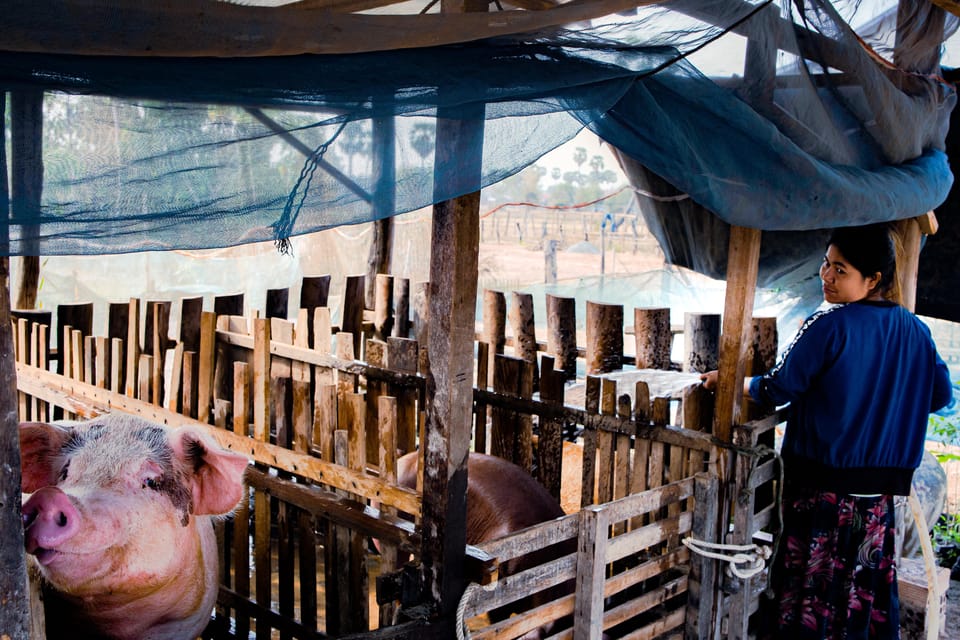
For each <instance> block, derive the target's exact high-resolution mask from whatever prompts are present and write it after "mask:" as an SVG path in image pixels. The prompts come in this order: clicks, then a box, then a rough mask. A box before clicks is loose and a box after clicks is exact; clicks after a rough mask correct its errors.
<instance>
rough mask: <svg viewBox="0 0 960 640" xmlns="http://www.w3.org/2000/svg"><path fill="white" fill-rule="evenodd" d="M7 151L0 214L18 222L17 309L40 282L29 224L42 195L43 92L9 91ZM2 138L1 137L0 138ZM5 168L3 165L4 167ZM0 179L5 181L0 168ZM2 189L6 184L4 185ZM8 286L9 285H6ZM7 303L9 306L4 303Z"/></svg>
mask: <svg viewBox="0 0 960 640" xmlns="http://www.w3.org/2000/svg"><path fill="white" fill-rule="evenodd" d="M10 125H11V137H12V140H11V145H10V146H11V150H12V154H13V155H12V157H11V160H10V169H11V171H10V183H11V185H12V195H13V198H12V201H11V198H10V197H9V196H10V194H9V193H8V195H7V198H6V199H5V202H7V203H9V204H10V205H11V206H10V208H9V209H8V208H7V207H6V206H5V207H4V208H3V216H4V217H6V216H7V212H8V210H9V212H10V215H11V216H12V221H13V222H19V223H21V224H22V229H21V230H22V234H23V245H24V247H23V249H24V251H23V253H24V257H23V258H22V259H21V269H20V284H19V286H18V287H17V302H16V305H15V306H16V307H17V308H18V309H33V308H34V307H35V306H36V303H37V291H38V289H39V285H40V249H39V238H40V226H39V225H38V224H35V223H30V221H31V220H36V217H37V216H38V215H39V213H40V201H41V196H42V194H43V91H42V90H38V89H21V90H18V91H13V92H11V93H10ZM0 141H2V140H0ZM4 168H6V167H4ZM2 176H3V180H4V182H6V180H7V172H6V170H4V172H3V174H2ZM4 187H5V188H4V191H6V184H4ZM8 286H9V285H8ZM8 306H9V305H8Z"/></svg>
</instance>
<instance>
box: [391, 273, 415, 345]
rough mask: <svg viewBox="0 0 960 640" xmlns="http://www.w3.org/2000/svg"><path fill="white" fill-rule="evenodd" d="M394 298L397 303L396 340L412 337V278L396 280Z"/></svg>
mask: <svg viewBox="0 0 960 640" xmlns="http://www.w3.org/2000/svg"><path fill="white" fill-rule="evenodd" d="M393 298H394V300H395V302H396V314H395V315H396V323H395V324H394V325H393V336H394V337H395V338H409V337H410V326H411V325H410V278H396V280H395V281H394V291H393Z"/></svg>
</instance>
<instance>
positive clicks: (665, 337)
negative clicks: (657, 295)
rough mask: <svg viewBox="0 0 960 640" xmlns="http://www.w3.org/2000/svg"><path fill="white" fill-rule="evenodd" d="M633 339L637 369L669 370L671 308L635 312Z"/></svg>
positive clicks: (635, 310) (638, 309) (636, 310)
mask: <svg viewBox="0 0 960 640" xmlns="http://www.w3.org/2000/svg"><path fill="white" fill-rule="evenodd" d="M633 337H634V340H635V341H636V352H635V353H636V354H637V369H669V368H670V349H671V347H672V346H673V333H671V331H670V308H669V307H666V308H659V309H645V308H637V309H634V310H633Z"/></svg>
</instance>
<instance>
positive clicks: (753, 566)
mask: <svg viewBox="0 0 960 640" xmlns="http://www.w3.org/2000/svg"><path fill="white" fill-rule="evenodd" d="M683 544H684V545H685V546H686V547H687V548H688V549H690V550H691V551H693V552H694V553H699V554H700V555H702V556H704V557H706V558H712V559H714V560H723V561H724V562H728V563H730V566H729V567H728V569H729V570H730V573H732V574H733V575H735V576H737V577H738V578H740V579H742V580H746V579H748V578H752V577H753V576H755V575H757V574H758V573H760V572H761V571H763V569H764V567H765V566H766V561H767V560H768V559H770V556H771V555H772V554H771V550H770V547H768V546H766V545H758V544H722V543H720V542H707V541H706V540H697V539H695V538H692V537H690V536H687V537H686V538H684V539H683ZM711 549H717V550H719V551H711ZM727 551H733V552H735V553H733V554H732V555H730V554H727V553H722V552H727ZM739 565H746V566H745V567H744V568H743V569H741V568H740V567H739Z"/></svg>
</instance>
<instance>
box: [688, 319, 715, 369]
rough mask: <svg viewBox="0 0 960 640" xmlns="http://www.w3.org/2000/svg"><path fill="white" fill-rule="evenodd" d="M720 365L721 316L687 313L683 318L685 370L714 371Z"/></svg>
mask: <svg viewBox="0 0 960 640" xmlns="http://www.w3.org/2000/svg"><path fill="white" fill-rule="evenodd" d="M719 364H720V315H719V314H715V313H685V314H684V316H683V370H684V371H692V372H696V373H706V372H707V371H713V370H714V369H716V368H717V367H718V366H719Z"/></svg>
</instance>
